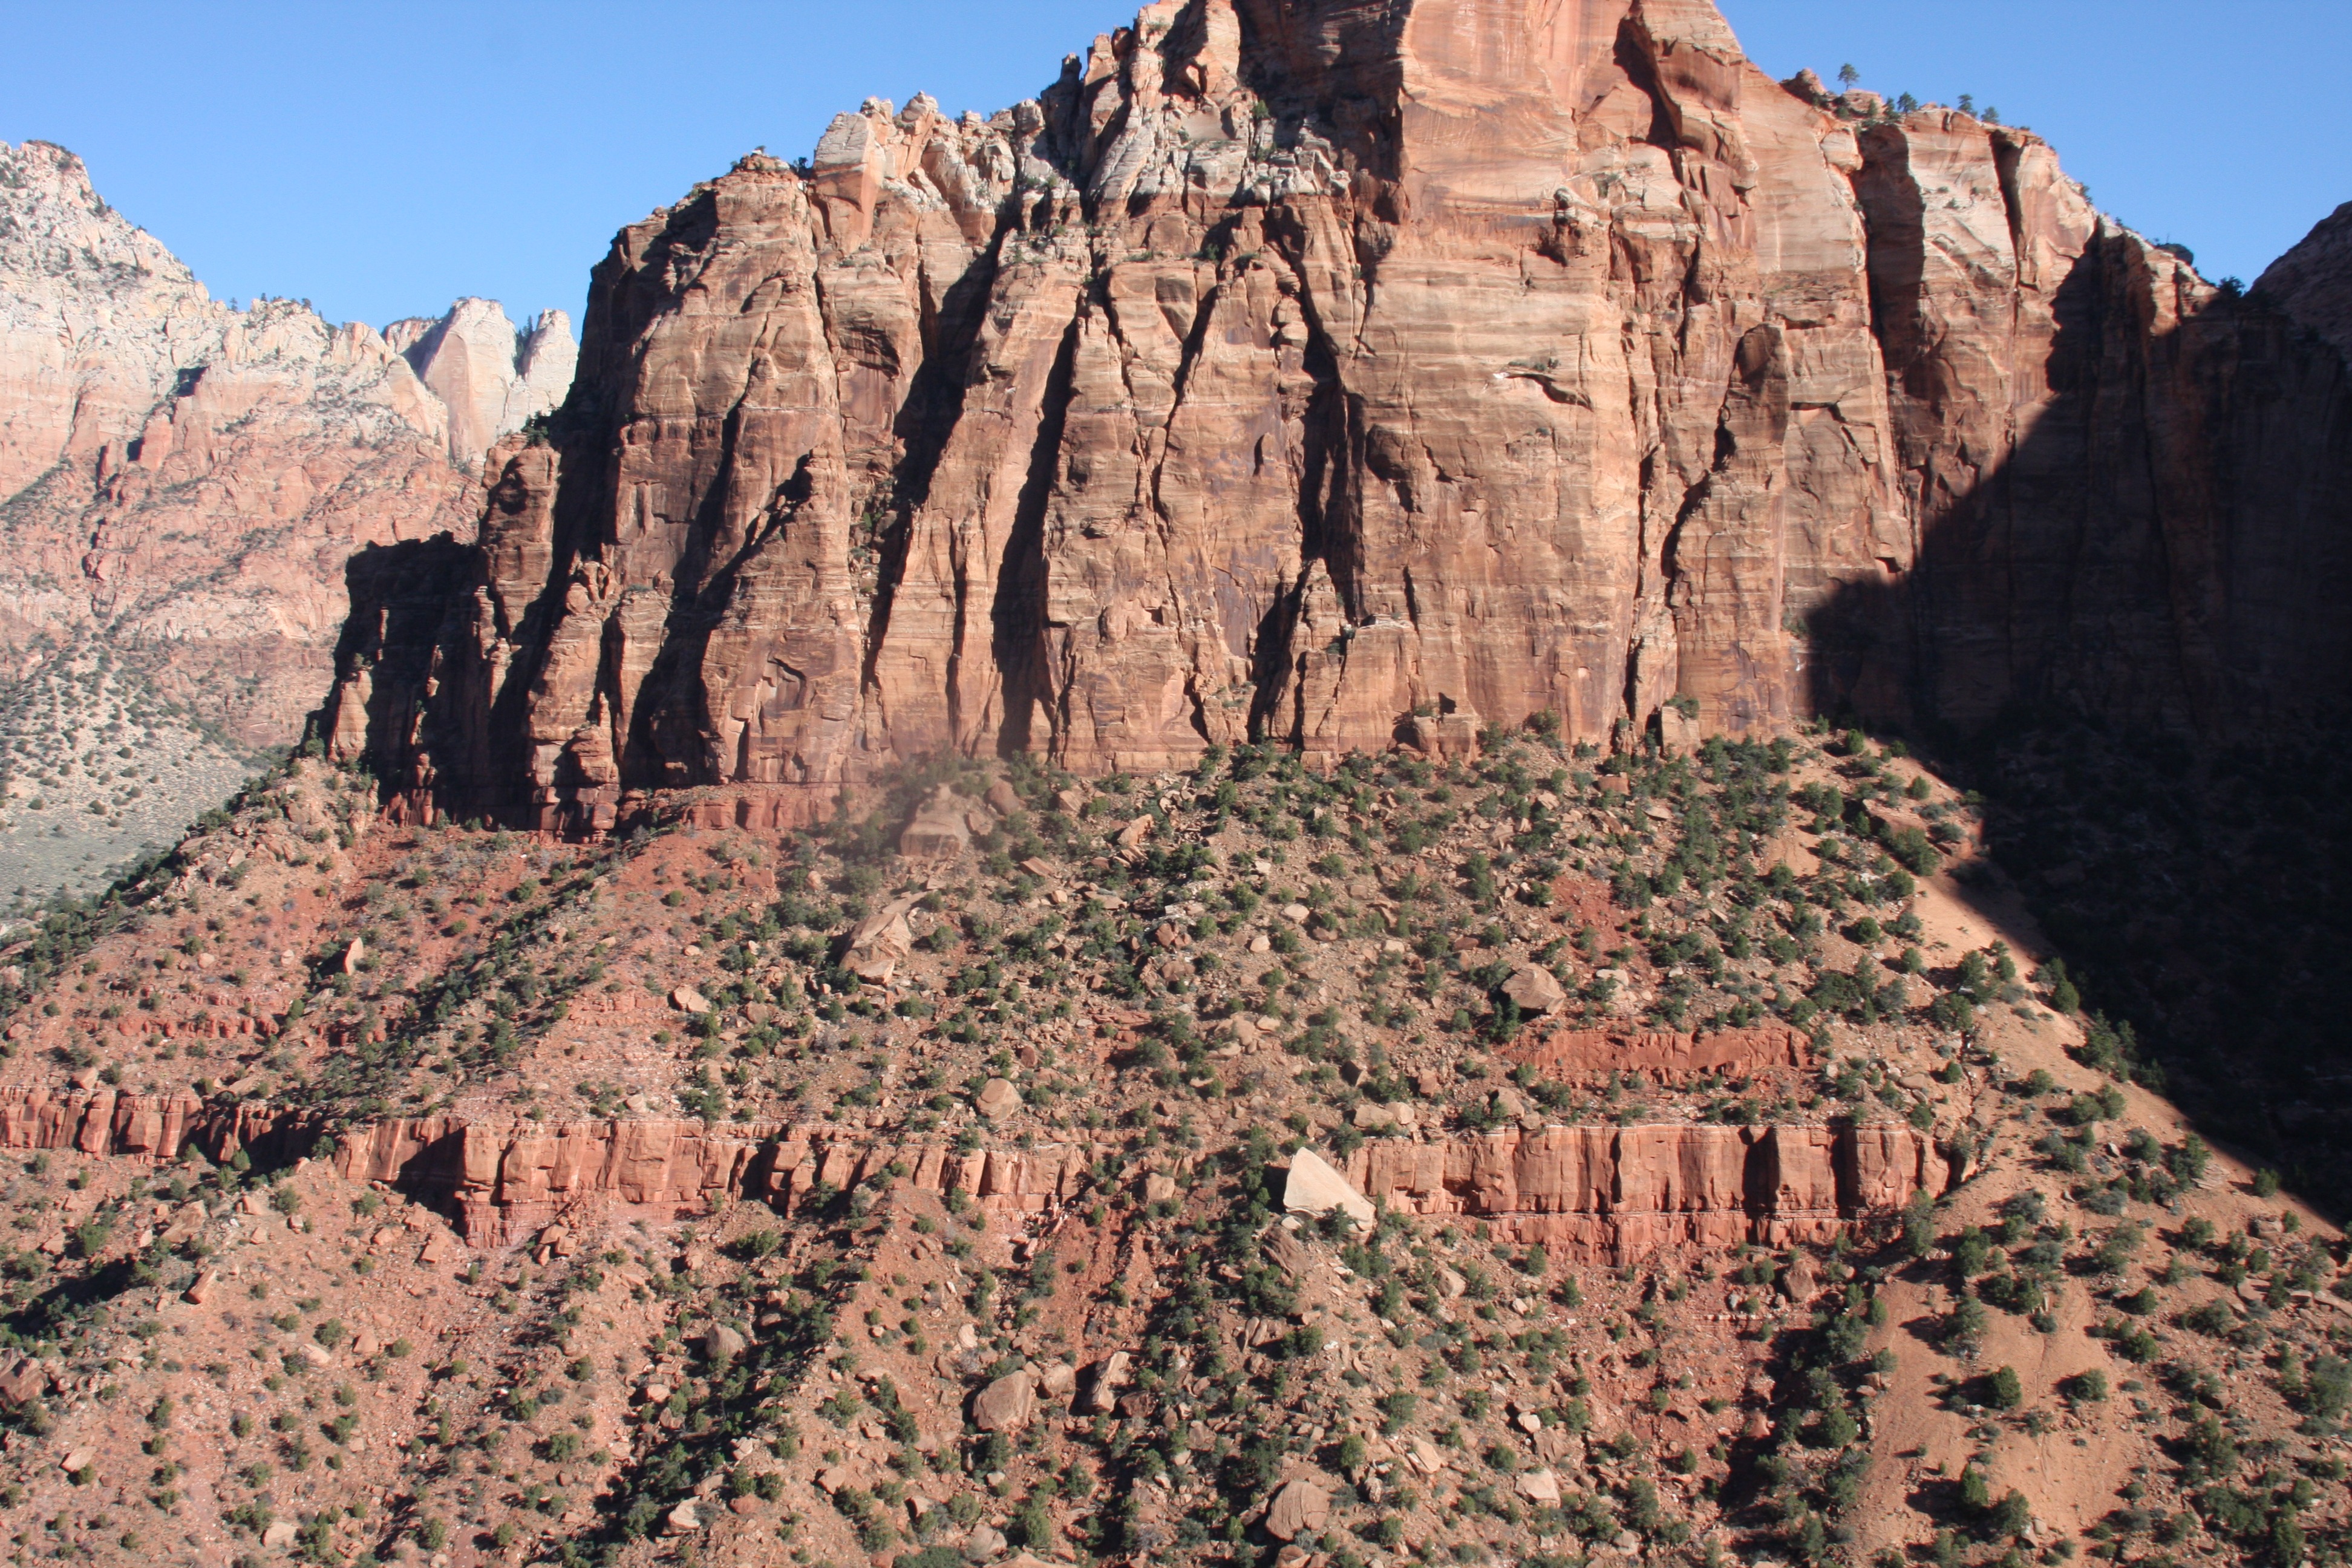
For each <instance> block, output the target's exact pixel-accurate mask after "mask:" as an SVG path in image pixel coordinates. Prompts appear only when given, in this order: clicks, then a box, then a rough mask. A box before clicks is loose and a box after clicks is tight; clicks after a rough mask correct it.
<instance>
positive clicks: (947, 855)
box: [898, 784, 971, 860]
mask: <svg viewBox="0 0 2352 1568" xmlns="http://www.w3.org/2000/svg"><path fill="white" fill-rule="evenodd" d="M964 817H965V813H964V805H963V802H962V801H961V800H960V799H958V798H957V796H956V793H955V791H953V790H951V789H950V788H949V787H948V786H947V785H945V784H941V785H940V787H939V788H937V789H935V790H933V791H932V792H931V793H930V795H929V797H928V798H927V799H925V800H924V802H923V804H922V805H919V806H917V807H916V808H915V816H914V819H913V820H912V821H910V822H908V824H907V826H906V829H905V831H903V832H901V833H900V834H899V835H898V853H899V854H901V855H904V856H906V857H907V858H908V859H910V860H951V859H953V858H956V857H957V856H959V855H961V854H962V853H963V852H964V851H965V850H967V849H970V848H971V827H970V826H967V825H966V823H965V820H964Z"/></svg>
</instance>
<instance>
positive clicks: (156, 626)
mask: <svg viewBox="0 0 2352 1568" xmlns="http://www.w3.org/2000/svg"><path fill="white" fill-rule="evenodd" d="M0 279H5V288H0V861H5V862H6V863H7V864H8V865H9V867H10V868H11V869H12V871H13V873H14V874H13V876H12V877H11V879H10V880H11V881H12V882H14V883H16V884H17V885H19V886H21V887H23V889H24V890H25V891H26V893H27V894H28V895H29V896H31V897H34V898H38V897H40V896H41V895H42V894H44V893H45V892H47V890H48V889H49V888H50V887H52V886H55V885H57V884H58V881H59V880H60V879H66V877H67V868H71V870H72V874H73V875H77V876H78V875H82V874H85V873H87V874H96V875H100V879H101V880H102V879H103V877H102V867H100V868H91V867H89V866H88V865H85V864H84V862H87V861H90V860H93V859H94V860H98V861H100V862H108V863H110V862H112V861H114V860H115V859H116V858H118V857H120V856H121V854H122V853H123V852H124V851H126V850H128V849H133V848H135V847H137V846H138V843H139V840H140V837H142V836H144V837H147V838H148V839H149V840H150V842H166V843H167V842H170V841H171V840H172V839H173V838H174V837H177V836H178V835H179V833H181V832H182V831H184V827H185V826H186V824H187V823H188V821H189V820H190V819H192V818H194V816H197V815H199V814H200V813H202V812H203V811H205V809H207V808H208V807H211V806H213V805H218V804H220V802H221V801H222V800H223V799H224V798H226V795H228V794H229V793H230V791H232V790H233V789H234V788H235V787H236V781H237V780H238V779H240V778H242V777H243V776H244V775H245V774H246V773H248V772H249V771H250V770H251V767H252V765H253V762H254V758H255V756H256V754H257V753H261V752H272V751H276V750H278V749H281V748H283V747H286V746H288V745H290V744H292V743H293V742H295V741H297V740H299V738H300V736H301V733H302V728H303V724H304V721H305V720H306V718H307V716H308V715H309V714H310V711H311V710H313V709H315V708H316V706H317V704H318V701H319V694H320V691H322V690H323V689H325V688H326V687H327V685H328V684H329V681H330V679H331V669H332V663H333V650H334V643H335V638H336V637H337V636H338V634H339V633H340V631H341V627H342V626H343V623H344V620H345V618H346V616H347V615H348V612H349V607H350V604H349V598H348V594H347V590H346V585H345V575H344V573H345V565H346V563H347V562H348V561H349V560H350V558H351V557H352V554H353V552H357V551H361V550H362V549H365V548H368V547H371V546H381V545H390V544H395V543H399V542H421V541H426V540H430V539H433V538H435V537H436V536H440V535H445V534H452V533H455V534H462V535H464V536H466V537H467V538H471V537H472V535H473V533H474V530H475V520H476V519H478V517H479V516H480V513H481V509H482V504H483V503H482V497H481V494H480V492H479V490H478V486H477V481H476V480H475V479H473V478H472V477H470V475H469V473H468V472H467V470H468V469H469V468H478V466H479V463H480V460H481V458H482V454H483V451H484V449H485V448H486V447H488V445H489V444H490V443H491V442H492V441H493V440H495V439H496V438H497V437H499V436H500V435H502V434H504V433H506V432H508V431H511V430H514V429H517V428H519V427H520V426H521V425H522V424H523V423H524V421H525V420H526V419H527V418H529V417H530V416H531V415H533V414H537V413H542V412H544V411H545V410H546V409H547V408H549V407H551V406H552V405H554V404H555V403H556V402H558V401H560V400H561V399H562V395H563V394H564V392H565V390H566V388H567V387H568V386H569V384H570V379H571V367H572V340H571V335H570V327H569V322H568V321H567V320H566V319H565V318H564V317H563V315H562V312H560V311H551V312H549V313H548V314H547V315H546V316H543V317H541V319H540V321H539V322H538V323H537V325H536V327H535V329H534V331H532V333H531V334H530V336H529V337H528V338H527V339H526V338H520V337H519V336H518V334H517V333H516V332H515V331H514V329H513V328H512V327H511V326H509V325H508V324H507V322H506V318H505V316H504V315H503V313H501V312H500V311H499V308H498V307H497V306H496V305H494V304H490V303H489V302H488V301H484V300H461V301H459V302H458V304H457V307H455V308H454V309H453V310H452V311H451V312H450V314H449V315H448V316H446V317H444V318H442V319H440V320H438V321H415V322H404V323H394V335H395V336H397V337H399V338H400V339H401V340H402V345H401V346H402V347H404V348H406V349H407V351H408V352H407V353H405V354H404V353H402V352H399V350H398V349H396V348H395V346H394V343H393V342H388V341H387V340H386V339H385V337H384V336H383V335H381V334H379V333H377V332H376V331H374V330H373V329H372V328H370V327H368V326H365V325H363V324H360V323H356V322H353V323H347V324H345V325H342V326H340V327H337V326H331V325H330V324H329V323H328V322H326V321H322V320H321V319H320V317H319V316H318V315H317V314H316V313H315V312H314V311H312V310H310V307H309V306H308V304H307V303H298V302H296V301H293V300H257V301H254V302H252V303H251V304H250V306H249V307H248V308H247V309H245V310H233V309H230V308H229V307H228V306H227V305H226V304H225V303H223V302H220V301H217V300H214V299H212V298H211V297H210V295H209V294H208V293H207V292H206V291H205V287H204V285H203V284H202V283H200V282H199V281H198V280H197V279H196V278H195V277H194V274H193V273H191V272H190V271H189V269H188V268H186V267H185V266H184V264H182V263H181V261H180V260H179V259H178V258H176V257H174V256H173V255H172V253H171V252H170V251H169V250H167V249H166V248H165V247H163V245H162V244H161V243H160V242H158V241H157V240H156V239H155V238H154V237H152V236H151V235H149V234H147V233H146V232H145V231H143V230H142V229H139V228H136V227H134V226H132V225H131V223H130V222H129V221H128V220H127V219H126V218H124V216H122V215H121V213H119V212H116V211H115V210H114V209H113V208H112V207H110V206H109V205H107V203H106V202H105V201H104V200H102V199H101V198H100V196H99V195H98V193H97V192H96V191H95V190H94V189H93V188H92V186H91V184H90V180H89V172H88V170H87V169H85V168H84V166H83V165H82V163H81V161H80V160H79V158H76V157H75V156H74V155H73V154H72V153H68V152H67V151H66V150H64V149H63V148H60V147H55V146H51V145H49V144H48V143H46V142H26V143H25V144H23V145H22V146H20V147H11V146H8V145H6V144H5V143H0ZM501 333H503V338H501V335H500V334H501ZM501 355H502V356H503V357H501ZM412 359H414V360H415V362H416V366H415V368H412V365H411V363H410V362H411V360H412ZM420 370H421V372H422V375H421V377H420V374H419V373H420ZM445 399H446V401H445ZM101 737H102V739H101ZM101 750H102V752H103V753H104V762H103V763H102V764H100V763H98V761H97V759H98V757H99V756H100V752H101ZM101 766H102V768H103V770H104V771H100V768H101ZM118 774H119V776H120V780H121V781H125V782H122V783H116V782H115V781H116V779H117V775H118ZM134 778H135V779H136V781H137V787H136V788H131V787H130V785H129V783H128V782H127V781H131V780H133V779H134ZM104 784H115V787H114V788H112V789H107V788H103V787H101V786H102V785H104Z"/></svg>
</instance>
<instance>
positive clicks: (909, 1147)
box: [0, 1088, 1950, 1264]
mask: <svg viewBox="0 0 2352 1568" xmlns="http://www.w3.org/2000/svg"><path fill="white" fill-rule="evenodd" d="M327 1127H328V1124H327V1122H326V1121H325V1119H324V1118H322V1117H320V1115H318V1114H317V1113H315V1112H312V1111H309V1110H275V1109H272V1108H269V1107H267V1106H264V1105H261V1104H259V1103H257V1102H251V1101H247V1102H244V1103H239V1104H230V1105H210V1104H207V1103H206V1102H205V1101H203V1100H198V1099H196V1098H195V1097H194V1096H192V1095H177V1096H159V1095H130V1094H116V1093H114V1092H112V1091H110V1090H104V1089H96V1090H88V1089H69V1090H46V1089H24V1088H12V1089H0V1148H7V1149H27V1150H34V1149H75V1150H79V1151H80V1152H83V1153H86V1154H96V1155H119V1156H127V1157H132V1158H140V1159H147V1160H154V1161H163V1160H171V1159H174V1158H177V1157H178V1156H179V1155H180V1154H181V1153H182V1152H184V1150H186V1149H189V1148H192V1147H193V1148H197V1149H201V1150H202V1151H203V1152H205V1154H206V1155H207V1157H209V1158H211V1159H213V1160H215V1161H226V1160H227V1159H229V1158H230V1157H231V1156H233V1155H234V1154H236V1152H238V1151H239V1150H241V1149H246V1150H251V1151H254V1152H256V1153H257V1154H259V1155H261V1156H263V1157H264V1159H265V1161H266V1162H269V1163H282V1162H284V1161H287V1160H291V1159H294V1158H298V1157H300V1156H302V1155H304V1154H307V1153H310V1152H313V1151H314V1150H315V1149H317V1148H319V1147H320V1146H321V1140H322V1139H323V1138H324V1136H325V1135H326V1132H327ZM1106 1152H1115V1151H1110V1150H1107V1149H1097V1148H1094V1147H1090V1146H1087V1145H1082V1144H1070V1145H1047V1146H1044V1147H1039V1148H1034V1149H983V1150H975V1151H971V1152H962V1151H959V1150H956V1149H952V1148H948V1147H944V1146H942V1145H940V1144H937V1143H930V1142H923V1141H920V1140H912V1141H908V1142H887V1141H884V1140H878V1139H876V1138H875V1137H873V1136H872V1135H871V1134H869V1133H866V1132H864V1131H855V1132H853V1131H837V1130H834V1129H830V1128H824V1127H794V1126H786V1125H782V1124H776V1123H737V1124H728V1125H725V1126H720V1125H717V1124H712V1123H706V1122H701V1121H679V1120H670V1119H664V1118H643V1119H637V1120H629V1121H571V1122H534V1121H525V1120H520V1119H517V1120H512V1121H506V1120H501V1121H465V1120H462V1119H459V1118H455V1117H424V1118H415V1119H407V1120H395V1121H382V1122H377V1123H374V1124H373V1125H371V1126H368V1127H365V1128H362V1129H357V1130H350V1131H343V1132H342V1133H341V1134H340V1135H339V1136H338V1137H336V1139H335V1141H334V1146H333V1150H332V1152H331V1155H329V1156H328V1157H329V1158H330V1160H331V1163H332V1166H333V1168H334V1170H335V1172H336V1173H338V1174H339V1175H341V1176H344V1177H346V1178H348V1179H350V1180H352V1181H357V1182H380V1183H383V1184H386V1185H389V1186H392V1187H395V1188H397V1189H399V1190H400V1191H402V1192H404V1193H405V1194H408V1195H409V1196H411V1197H413V1198H415V1199H417V1200H419V1201H421V1202H425V1203H427V1204H430V1205H433V1206H434V1207H436V1208H438V1209H440V1210H442V1211H443V1212H444V1213H446V1214H448V1215H451V1216H452V1217H453V1218H454V1219H455V1221H456V1222H457V1228H458V1230H459V1232H460V1234H462V1235H463V1236H464V1237H465V1238H466V1239H467V1242H469V1243H471V1244H472V1245H474V1246H476V1247H505V1246H511V1245H515V1244H518V1243H520V1242H524V1241H527V1240H528V1239H530V1237H533V1236H535V1235H536V1234H537V1233H538V1232H539V1231H540V1230H541V1229H542V1228H544V1227H545V1226H550V1225H553V1224H558V1223H562V1224H564V1225H566V1226H570V1227H571V1228H572V1229H573V1230H578V1229H579V1228H581V1227H582V1226H583V1225H587V1224H593V1223H596V1222H600V1221H602V1220H604V1219H608V1218H611V1217H613V1216H614V1215H636V1216H650V1217H653V1218H655V1219H656V1220H658V1221H660V1222H663V1223H667V1222H668V1221H670V1220H673V1219H677V1218H680V1217H685V1216H689V1215H700V1214H704V1213H707V1212H709V1210H710V1209H711V1208H712V1207H713V1206H714V1205H718V1204H720V1203H722V1202H725V1201H729V1200H733V1199H751V1200H759V1201H764V1202H767V1203H771V1204H772V1205H775V1206H776V1207H778V1208H779V1209H781V1210H783V1211H785V1212H791V1211H792V1210H793V1208H795V1207H797V1206H799V1205H803V1204H806V1203H808V1202H811V1201H814V1199H816V1198H817V1197H819V1196H821V1195H823V1194H840V1193H845V1192H847V1191H849V1190H851V1189H852V1188H854V1187H856V1186H859V1185H861V1184H866V1183H870V1182H876V1181H884V1182H898V1181H903V1182H905V1183H907V1184H908V1185H909V1186H910V1187H912V1188H913V1189H914V1190H916V1191H919V1192H928V1193H935V1194H941V1195H944V1194H948V1193H950V1192H961V1193H963V1194H966V1195H968V1196H969V1197H971V1199H973V1200H974V1201H976V1202H978V1203H979V1204H980V1205H982V1206H983V1207H985V1208H991V1209H996V1210H1002V1211H1007V1212H1016V1213H1037V1212H1041V1211H1045V1210H1051V1209H1055V1208H1057V1207H1059V1206H1060V1205H1066V1204H1072V1203H1076V1202H1078V1201H1080V1200H1081V1199H1087V1201H1093V1197H1094V1196H1095V1195H1098V1194H1094V1182H1095V1179H1096V1177H1095V1173H1096V1171H1097V1160H1098V1159H1099V1157H1100V1156H1101V1155H1103V1154H1104V1153H1106ZM1339 1166H1340V1168H1341V1170H1342V1172H1343V1173H1344V1174H1345V1175H1346V1176H1347V1178H1348V1180H1349V1182H1351V1183H1353V1184H1355V1186H1356V1188H1357V1189H1358V1190H1359V1191H1360V1192H1361V1193H1362V1194H1365V1195H1366V1196H1367V1197H1369V1198H1370V1199H1371V1200H1372V1201H1373V1202H1375V1203H1380V1204H1385V1205H1388V1206H1389V1207H1391V1208H1394V1209H1397V1210H1399V1211H1401V1212H1403V1213H1410V1214H1423V1215H1468V1216H1473V1217H1476V1218H1479V1219H1483V1220H1486V1221H1488V1222H1489V1223H1491V1224H1493V1225H1494V1226H1496V1230H1497V1231H1498V1232H1499V1233H1500V1234H1501V1235H1502V1236H1503V1237H1505V1238H1506V1239H1508V1240H1515V1241H1517V1242H1521V1243H1532V1242H1538V1241H1540V1242H1542V1243H1543V1244H1544V1245H1545V1246H1546V1247H1548V1248H1549V1249H1551V1250H1553V1251H1555V1252H1557V1253H1559V1255H1560V1256H1563V1257H1567V1258H1577V1259H1580V1260H1584V1261H1591V1262H1608V1263H1612V1264H1615V1263H1622V1262H1625V1261H1629V1260H1631V1259H1633V1258H1640V1257H1643V1256H1646V1255H1648V1254H1650V1253H1653V1252H1655V1251H1658V1250H1660V1249H1662V1248H1666V1247H1694V1246H1695V1247H1739V1246H1745V1245H1748V1244H1751V1243H1753V1244H1758V1245H1764V1246H1771V1247H1786V1246H1790V1245H1794V1244H1798V1243H1806V1244H1811V1243H1818V1242H1824V1241H1828V1240H1830V1239H1832V1238H1833V1237H1836V1236H1838V1235H1840V1234H1842V1233H1843V1232H1845V1231H1847V1230H1849V1229H1851V1228H1852V1227H1853V1226H1855V1225H1857V1224H1859V1223H1861V1222H1863V1221H1864V1220H1867V1219H1868V1218H1870V1217H1872V1216H1873V1215H1886V1214H1890V1213H1892V1212H1894V1211H1895V1210H1897V1209H1899V1208H1901V1207H1902V1205H1904V1204H1905V1203H1906V1202H1908V1201H1909V1199H1910V1197H1911V1194H1913V1193H1914V1192H1916V1191H1919V1190H1921V1189H1925V1190H1927V1191H1928V1192H1930V1193H1937V1194H1940V1193H1941V1192H1943V1191H1944V1190H1945V1188H1946V1187H1947V1186H1948V1184H1949V1179H1950V1173H1949V1168H1948V1164H1947V1163H1946V1162H1945V1161H1944V1159H1943V1158H1942V1157H1941V1156H1940V1155H1939V1154H1937V1151H1936V1147H1935V1144H1934V1142H1933V1141H1932V1140H1931V1139H1929V1138H1928V1137H1927V1135H1925V1134H1923V1133H1919V1132H1916V1131H1912V1130H1911V1129H1909V1128H1904V1127H1883V1128H1882V1127H1870V1128H1859V1129H1857V1128H1852V1127H1795V1126H1779V1127H1712V1126H1659V1127H1622V1128H1621V1127H1551V1128H1546V1129H1544V1130H1542V1131H1531V1132H1530V1131H1510V1132H1501V1133H1492V1134H1486V1135H1479V1136H1464V1137H1455V1138H1435V1139H1432V1140H1431V1141H1429V1142H1412V1141H1409V1140H1404V1139H1381V1140H1376V1141H1374V1142H1369V1143H1366V1144H1364V1145H1363V1146H1362V1147H1360V1148H1359V1149H1358V1150H1357V1151H1356V1152H1354V1153H1353V1154H1351V1155H1349V1156H1348V1157H1347V1158H1346V1159H1344V1160H1342V1161H1340V1162H1339Z"/></svg>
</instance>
